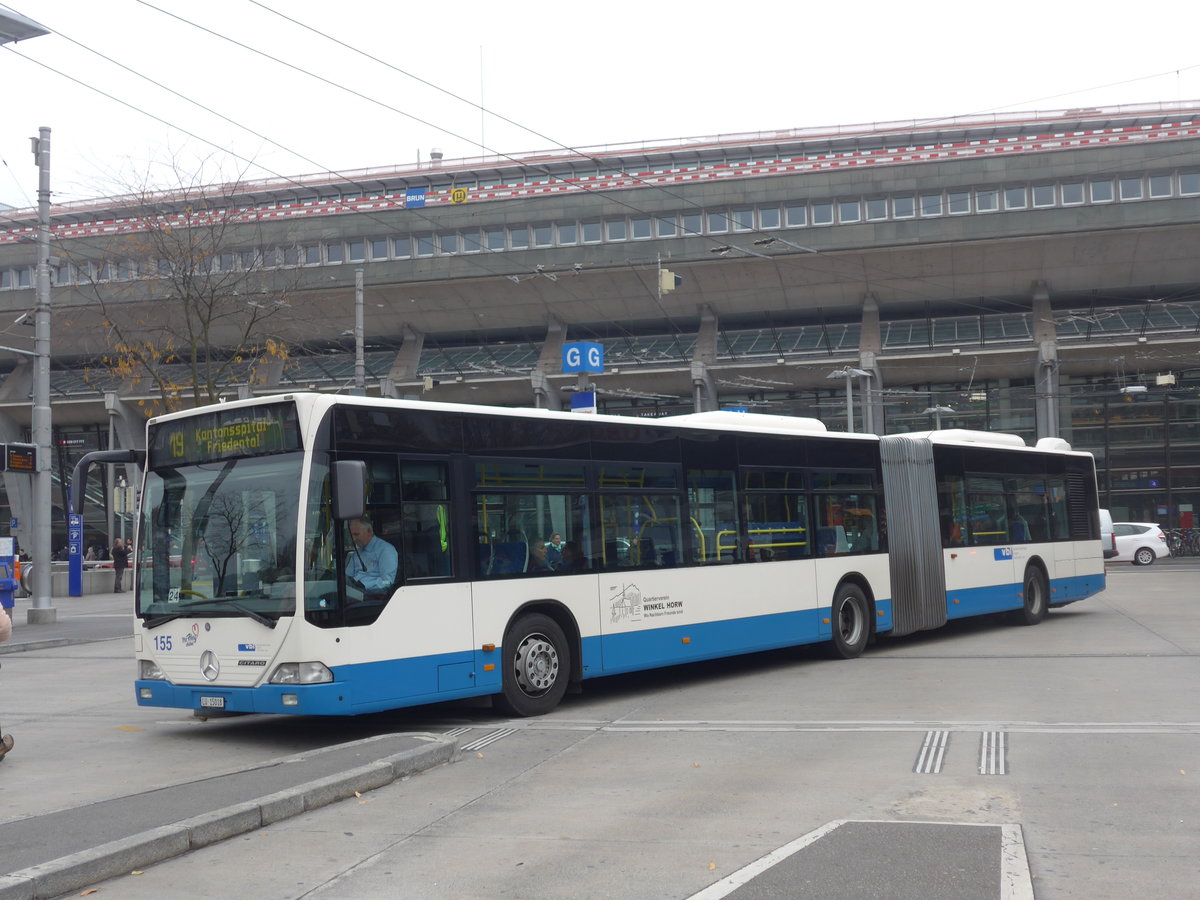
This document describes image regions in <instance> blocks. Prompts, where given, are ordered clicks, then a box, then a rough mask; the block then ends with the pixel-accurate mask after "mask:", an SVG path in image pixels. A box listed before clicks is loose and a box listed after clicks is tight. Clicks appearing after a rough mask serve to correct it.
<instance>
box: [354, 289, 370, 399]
mask: <svg viewBox="0 0 1200 900" xmlns="http://www.w3.org/2000/svg"><path fill="white" fill-rule="evenodd" d="M354 388H355V390H356V391H357V392H358V393H359V394H366V392H367V362H366V359H365V357H364V355H363V270H362V269H361V268H358V269H355V270H354Z"/></svg>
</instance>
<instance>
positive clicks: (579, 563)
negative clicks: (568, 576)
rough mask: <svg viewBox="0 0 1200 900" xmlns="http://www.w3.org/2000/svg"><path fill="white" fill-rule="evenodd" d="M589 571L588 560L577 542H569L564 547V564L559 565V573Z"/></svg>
mask: <svg viewBox="0 0 1200 900" xmlns="http://www.w3.org/2000/svg"><path fill="white" fill-rule="evenodd" d="M586 569H587V560H586V559H585V558H584V556H583V551H582V550H580V549H579V545H578V544H577V543H575V541H567V542H566V543H565V544H563V547H562V562H560V563H559V564H558V568H557V569H556V570H555V571H557V572H582V571H584V570H586Z"/></svg>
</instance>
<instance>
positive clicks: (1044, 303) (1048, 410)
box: [1033, 281, 1060, 439]
mask: <svg viewBox="0 0 1200 900" xmlns="http://www.w3.org/2000/svg"><path fill="white" fill-rule="evenodd" d="M1033 323H1034V324H1033V339H1034V342H1035V343H1036V344H1037V350H1038V354H1037V362H1036V363H1035V364H1034V372H1033V385H1034V395H1033V397H1034V399H1033V409H1034V426H1035V429H1036V432H1035V433H1036V435H1037V437H1038V438H1039V439H1040V438H1044V437H1058V436H1059V427H1058V422H1059V396H1060V390H1059V383H1058V335H1057V330H1056V329H1055V327H1054V312H1053V310H1052V309H1051V308H1050V290H1049V288H1047V287H1046V283H1045V282H1044V281H1038V282H1035V283H1034V285H1033Z"/></svg>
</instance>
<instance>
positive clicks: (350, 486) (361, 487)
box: [333, 459, 367, 521]
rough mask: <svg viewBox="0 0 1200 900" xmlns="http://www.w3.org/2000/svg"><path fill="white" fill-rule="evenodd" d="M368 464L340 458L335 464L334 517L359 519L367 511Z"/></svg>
mask: <svg viewBox="0 0 1200 900" xmlns="http://www.w3.org/2000/svg"><path fill="white" fill-rule="evenodd" d="M366 496H367V464H366V463H365V462H363V461H362V460H361V459H339V460H337V461H336V462H335V463H334V464H333V517H334V518H335V519H338V520H340V521H345V520H346V519H357V518H359V517H360V516H361V515H363V513H365V512H366V511H367V505H366Z"/></svg>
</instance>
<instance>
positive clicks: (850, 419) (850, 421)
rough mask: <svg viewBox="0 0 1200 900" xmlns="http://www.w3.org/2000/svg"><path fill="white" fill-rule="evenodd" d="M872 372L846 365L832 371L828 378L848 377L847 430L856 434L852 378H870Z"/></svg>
mask: <svg viewBox="0 0 1200 900" xmlns="http://www.w3.org/2000/svg"><path fill="white" fill-rule="evenodd" d="M870 375H871V373H870V372H867V371H865V370H864V369H856V368H854V367H853V366H846V368H844V369H838V370H837V371H836V372H830V373H829V374H828V375H826V376H825V377H826V378H845V379H846V432H847V433H848V434H854V390H853V387H852V386H851V379H854V378H869V377H870Z"/></svg>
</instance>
